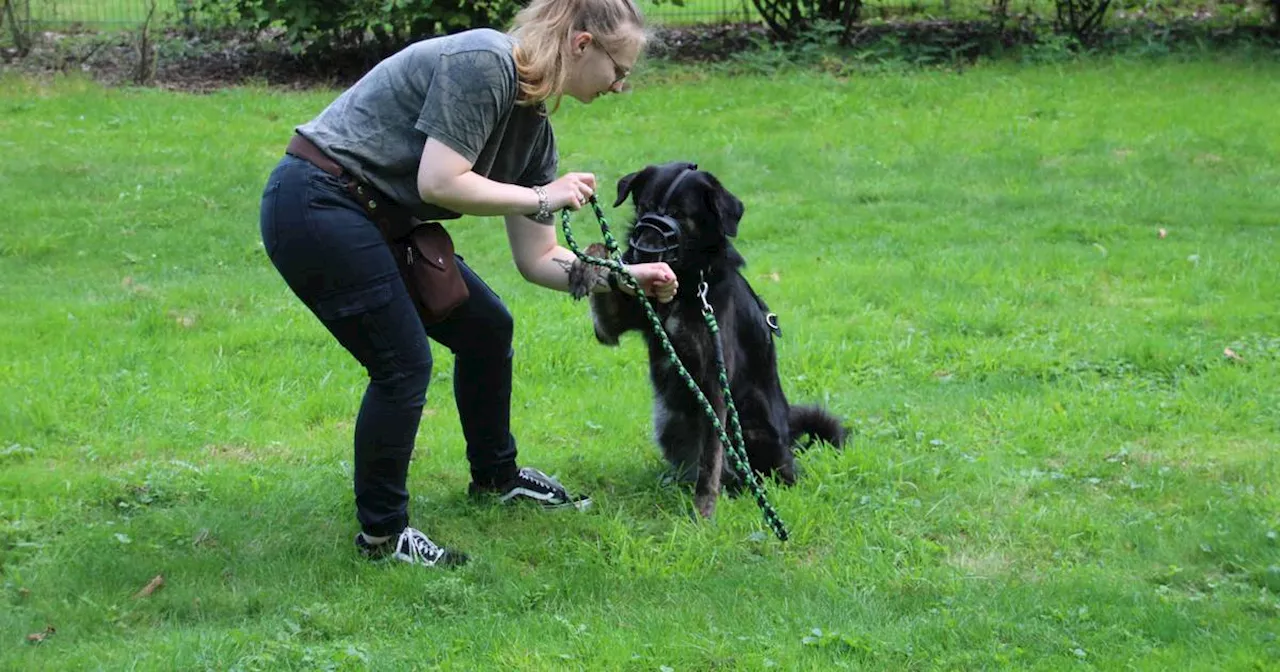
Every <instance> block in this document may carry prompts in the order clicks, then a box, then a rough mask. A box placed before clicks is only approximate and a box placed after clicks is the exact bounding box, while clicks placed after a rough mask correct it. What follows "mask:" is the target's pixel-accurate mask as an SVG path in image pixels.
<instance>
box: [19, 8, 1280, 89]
mask: <svg viewBox="0 0 1280 672" xmlns="http://www.w3.org/2000/svg"><path fill="white" fill-rule="evenodd" d="M1042 29H1043V26H1037V25H1036V23H1035V22H1034V21H1031V22H1015V23H1013V24H1009V25H1006V26H1005V27H1004V28H1003V29H1000V28H997V27H996V26H995V25H994V24H993V23H992V22H989V21H932V20H931V21H920V20H916V21H893V22H885V23H877V24H868V25H865V26H855V27H854V30H852V31H850V33H849V34H848V35H847V41H846V42H847V43H846V44H845V45H844V46H843V47H840V48H839V49H835V50H833V48H834V47H835V46H836V45H835V44H834V43H831V42H830V41H829V42H828V43H825V44H818V43H811V44H806V43H804V42H803V41H802V42H801V43H798V44H797V45H795V49H794V50H795V51H805V52H809V53H810V54H811V53H812V52H813V51H814V49H815V48H816V49H817V50H819V51H823V50H825V51H829V52H830V54H831V56H832V58H834V59H835V62H836V65H837V66H839V62H843V61H844V60H848V61H849V62H850V63H853V62H855V61H860V60H865V59H867V58H871V59H872V60H874V59H875V58H886V59H899V60H905V61H908V62H921V63H923V62H935V61H954V62H968V61H972V60H973V59H975V58H978V57H979V56H981V55H982V54H985V53H998V52H1002V51H1004V50H1007V49H1009V48H1011V47H1016V46H1025V45H1033V44H1035V43H1036V42H1037V40H1039V39H1041V37H1042V35H1041V32H1042ZM1153 35H1154V36H1157V37H1158V38H1159V39H1161V40H1164V41H1169V42H1177V41H1200V42H1204V41H1207V42H1208V43H1214V44H1217V43H1228V42H1233V41H1243V42H1250V41H1254V42H1256V43H1258V44H1267V45H1275V44H1276V42H1275V37H1274V33H1273V32H1271V31H1270V30H1269V29H1267V28H1264V27H1261V26H1234V27H1231V28H1228V29H1225V30H1224V29H1219V28H1212V27H1207V26H1203V25H1201V26H1196V25H1194V24H1192V23H1182V24H1174V25H1165V26H1153V25H1140V24H1138V23H1134V24H1132V25H1126V26H1122V27H1119V28H1115V29H1113V30H1112V31H1110V32H1109V33H1108V34H1107V36H1106V38H1105V40H1104V41H1105V42H1108V43H1111V44H1115V45H1123V44H1124V43H1126V42H1133V41H1135V40H1137V39H1139V38H1142V39H1145V38H1146V37H1150V36H1153ZM34 38H35V39H34V40H33V42H34V46H33V48H32V50H31V51H30V53H28V54H26V55H25V56H22V57H19V55H18V53H17V51H16V50H15V49H14V48H12V47H11V46H9V47H4V46H0V70H4V71H16V72H21V73H25V74H28V75H34V76H49V75H54V74H58V73H75V72H78V73H84V74H86V75H88V76H90V77H92V78H93V79H95V80H97V81H100V82H102V83H104V84H107V85H109V86H120V85H124V86H128V85H137V84H144V85H147V86H156V87H160V88H168V89H177V90H183V91H193V92H207V91H213V90H216V89H220V88H224V87H227V86H236V85H246V84H248V85H264V86H273V87H284V88H313V87H330V88H345V87H346V86H349V85H350V84H352V83H354V82H355V81H356V80H357V79H359V78H360V77H361V76H362V75H363V74H364V73H366V72H368V70H369V69H370V68H372V67H373V66H374V65H375V64H377V62H378V61H379V60H380V59H381V58H383V57H385V56H388V55H390V54H389V53H380V52H379V51H378V50H377V49H376V48H372V47H371V48H365V49H352V50H348V51H344V52H336V53H334V52H331V53H325V54H316V55H299V54H296V53H294V52H292V51H290V50H289V48H288V47H287V46H285V45H284V43H283V40H282V39H281V35H280V34H279V33H272V32H270V31H264V32H262V33H258V34H246V33H235V32H224V33H210V32H190V31H185V30H179V29H170V30H167V31H164V32H161V33H154V34H152V35H150V36H149V41H150V42H151V43H152V44H154V45H155V52H154V55H153V58H152V59H151V64H150V68H151V71H150V72H146V73H140V72H139V63H140V62H141V61H142V59H140V58H139V56H140V54H139V49H138V46H137V45H138V42H139V39H138V32H137V31H117V32H111V33H97V32H92V31H83V30H67V31H63V32H44V33H40V34H38V35H35V36H34ZM771 46H776V43H775V41H774V39H773V37H772V36H771V35H770V33H769V31H768V30H767V29H766V28H765V27H764V26H763V25H760V24H752V23H730V24H714V25H692V26H678V27H659V28H656V29H654V31H653V33H652V40H651V42H650V44H649V48H648V49H647V57H648V58H652V59H657V60H662V61H668V62H677V63H713V62H722V61H727V60H730V59H733V58H734V57H735V56H738V55H742V54H746V53H750V52H759V51H761V50H762V49H764V48H769V47H771ZM845 56H848V57H849V58H848V59H845V58H844V57H845ZM831 63H832V62H831V61H828V63H827V66H828V69H830V66H831Z"/></svg>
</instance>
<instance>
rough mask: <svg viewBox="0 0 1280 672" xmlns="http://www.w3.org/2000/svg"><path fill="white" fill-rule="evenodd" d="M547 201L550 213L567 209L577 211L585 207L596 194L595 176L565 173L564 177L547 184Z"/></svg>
mask: <svg viewBox="0 0 1280 672" xmlns="http://www.w3.org/2000/svg"><path fill="white" fill-rule="evenodd" d="M546 189H547V201H548V204H549V206H550V207H551V211H552V212H556V211H559V210H562V209H564V208H569V209H571V210H577V209H579V208H581V207H582V206H583V205H586V203H587V200H588V199H589V198H591V195H592V194H594V193H596V176H595V175H593V174H591V173H566V174H565V175H564V177H561V178H560V179H558V180H556V181H555V182H552V183H551V184H548V185H547V187H546Z"/></svg>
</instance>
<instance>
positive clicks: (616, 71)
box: [592, 42, 631, 87]
mask: <svg viewBox="0 0 1280 672" xmlns="http://www.w3.org/2000/svg"><path fill="white" fill-rule="evenodd" d="M592 44H594V45H596V46H597V47H600V51H603V52H604V55H605V56H608V57H609V61H610V62H611V63H613V75H614V78H613V83H612V84H610V85H609V86H611V87H613V86H617V85H618V83H619V82H621V81H622V80H624V79H626V78H627V77H629V76H631V71H630V70H628V69H626V68H624V67H622V66H621V65H618V61H617V60H615V59H614V58H613V54H611V53H609V50H608V49H605V48H604V45H603V44H600V43H599V42H592Z"/></svg>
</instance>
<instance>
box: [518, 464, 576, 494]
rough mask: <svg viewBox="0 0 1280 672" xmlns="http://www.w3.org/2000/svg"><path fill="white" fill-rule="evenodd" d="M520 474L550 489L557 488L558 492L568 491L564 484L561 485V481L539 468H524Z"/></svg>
mask: <svg viewBox="0 0 1280 672" xmlns="http://www.w3.org/2000/svg"><path fill="white" fill-rule="evenodd" d="M520 475H521V476H523V477H524V478H525V479H527V480H529V481H532V482H534V483H537V484H539V485H542V486H544V487H546V488H547V489H549V490H556V491H558V492H562V493H566V494H567V491H566V490H565V489H564V486H563V485H560V481H557V480H556V479H554V478H552V477H550V476H548V475H546V474H544V473H542V472H541V471H538V470H537V469H532V468H528V469H523V470H521V471H520Z"/></svg>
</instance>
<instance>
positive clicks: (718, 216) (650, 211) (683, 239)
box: [613, 162, 743, 273]
mask: <svg viewBox="0 0 1280 672" xmlns="http://www.w3.org/2000/svg"><path fill="white" fill-rule="evenodd" d="M627 196H630V197H631V202H632V205H634V206H635V210H636V221H635V224H634V225H633V226H632V227H631V231H630V233H629V234H628V236H627V250H626V252H625V253H624V254H623V256H622V260H623V261H624V262H625V263H628V264H635V263H644V262H654V261H665V262H667V264H669V265H670V266H671V267H672V269H674V270H675V271H676V272H677V273H679V272H680V271H682V270H695V269H703V268H706V267H707V266H709V265H710V264H711V263H712V262H713V261H716V260H717V259H722V258H725V256H726V255H727V254H728V253H729V250H730V249H731V248H730V245H729V239H730V238H733V237H735V236H737V235H738V222H740V221H741V220H742V212H743V206H742V201H740V200H738V198H737V197H736V196H734V195H733V194H732V193H730V192H729V190H728V189H725V188H724V186H723V185H721V184H720V181H719V180H717V179H716V177H715V176H714V175H712V174H711V173H708V172H707V171H705V170H698V166H697V165H696V164H692V163H684V162H672V163H664V164H662V165H650V166H646V167H645V168H644V170H641V171H639V172H635V173H631V174H630V175H626V176H624V177H623V178H622V179H620V180H618V199H617V200H616V201H615V202H614V204H613V206H614V207H615V208H616V207H618V206H619V205H622V203H623V202H624V201H626V200H627ZM735 256H736V255H735Z"/></svg>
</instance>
